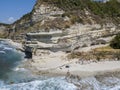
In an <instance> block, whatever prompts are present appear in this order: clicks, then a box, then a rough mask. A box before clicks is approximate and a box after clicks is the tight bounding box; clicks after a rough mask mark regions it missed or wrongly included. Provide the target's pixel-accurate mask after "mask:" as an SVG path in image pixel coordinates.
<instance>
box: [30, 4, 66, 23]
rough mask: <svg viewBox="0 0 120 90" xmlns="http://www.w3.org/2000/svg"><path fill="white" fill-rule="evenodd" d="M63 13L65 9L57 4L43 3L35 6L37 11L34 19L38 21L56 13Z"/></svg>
mask: <svg viewBox="0 0 120 90" xmlns="http://www.w3.org/2000/svg"><path fill="white" fill-rule="evenodd" d="M63 13H64V11H63V10H61V9H59V8H57V7H55V6H52V5H45V4H41V5H40V6H39V7H35V12H34V14H33V17H32V19H33V21H35V22H36V21H41V20H43V19H44V20H45V19H47V18H51V17H54V15H62V14H63Z"/></svg>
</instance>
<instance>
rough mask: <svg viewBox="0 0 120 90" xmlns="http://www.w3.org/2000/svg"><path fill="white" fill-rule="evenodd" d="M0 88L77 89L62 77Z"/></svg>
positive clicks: (1, 88) (35, 89)
mask: <svg viewBox="0 0 120 90" xmlns="http://www.w3.org/2000/svg"><path fill="white" fill-rule="evenodd" d="M0 90H77V87H76V86H75V85H73V84H71V83H68V82H66V81H65V80H64V79H58V78H51V79H47V80H35V81H32V82H28V83H19V84H13V85H4V86H2V87H0Z"/></svg>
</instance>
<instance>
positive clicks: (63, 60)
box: [9, 40, 120, 77]
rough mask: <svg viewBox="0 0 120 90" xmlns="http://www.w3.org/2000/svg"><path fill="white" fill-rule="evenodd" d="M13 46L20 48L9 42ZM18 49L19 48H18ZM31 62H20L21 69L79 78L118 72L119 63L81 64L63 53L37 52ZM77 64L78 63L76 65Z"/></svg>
mask: <svg viewBox="0 0 120 90" xmlns="http://www.w3.org/2000/svg"><path fill="white" fill-rule="evenodd" d="M9 42H10V43H11V45H13V46H22V44H20V43H16V42H13V41H12V40H9ZM19 48H20V47H19ZM38 54H41V56H39V55H37V56H34V57H33V59H32V60H25V61H24V62H22V64H23V65H22V66H20V67H22V68H26V69H28V70H30V71H31V72H33V74H36V75H45V76H66V75H67V73H68V72H69V73H70V74H71V75H75V76H79V77H89V76H95V75H103V74H106V73H114V72H120V61H116V60H113V61H98V62H95V61H85V62H84V64H81V62H79V60H78V59H71V60H68V58H67V55H68V54H66V53H65V52H62V51H59V52H51V51H44V50H43V51H42V50H41V51H39V52H38ZM78 62H79V63H78Z"/></svg>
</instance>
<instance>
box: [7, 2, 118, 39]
mask: <svg viewBox="0 0 120 90" xmlns="http://www.w3.org/2000/svg"><path fill="white" fill-rule="evenodd" d="M119 19H120V3H119V2H117V0H110V1H109V2H106V3H101V2H93V1H91V0H86V1H84V0H74V1H73V0H37V2H36V4H35V6H34V8H33V10H32V11H31V12H30V13H28V14H26V15H24V16H23V17H22V18H21V19H19V20H17V21H16V22H14V23H13V24H11V25H9V30H8V33H9V34H7V35H8V37H9V38H12V39H17V38H18V39H20V38H21V37H23V36H22V35H23V34H26V33H27V32H35V31H50V30H51V29H54V30H56V29H60V30H62V31H63V30H66V28H70V27H71V26H72V25H74V24H75V23H80V24H83V25H86V24H89V25H94V24H99V25H101V28H103V27H104V26H107V25H108V24H109V25H114V26H117V27H118V26H119V23H120V20H119ZM19 35H20V37H18V36H19Z"/></svg>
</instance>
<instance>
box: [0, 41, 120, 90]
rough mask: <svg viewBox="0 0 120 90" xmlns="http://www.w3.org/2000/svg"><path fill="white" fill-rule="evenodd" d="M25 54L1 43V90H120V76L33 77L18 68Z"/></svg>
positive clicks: (7, 44)
mask: <svg viewBox="0 0 120 90" xmlns="http://www.w3.org/2000/svg"><path fill="white" fill-rule="evenodd" d="M22 60H24V54H23V53H21V52H18V51H16V49H15V47H13V46H11V45H10V44H9V43H7V42H3V41H0V90H120V74H119V73H117V74H114V75H103V76H95V77H87V78H82V79H80V80H75V79H69V80H66V79H65V77H44V76H35V75H32V74H31V72H30V71H28V70H26V69H24V68H18V67H17V66H18V65H19V64H20V63H21V61H22Z"/></svg>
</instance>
